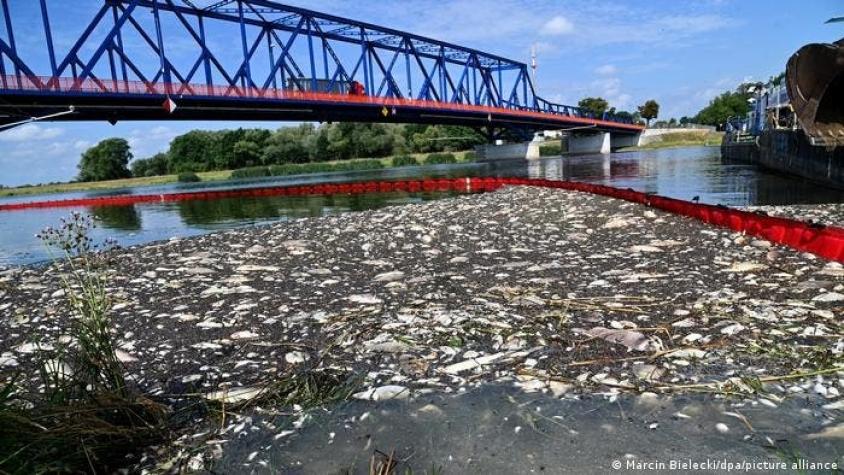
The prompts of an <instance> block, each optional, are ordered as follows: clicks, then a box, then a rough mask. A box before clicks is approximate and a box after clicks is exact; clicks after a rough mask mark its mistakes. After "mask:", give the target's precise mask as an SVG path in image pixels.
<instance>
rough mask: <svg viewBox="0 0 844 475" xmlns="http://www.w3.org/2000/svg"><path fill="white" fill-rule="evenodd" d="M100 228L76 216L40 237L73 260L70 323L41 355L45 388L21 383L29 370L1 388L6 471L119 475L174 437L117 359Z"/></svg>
mask: <svg viewBox="0 0 844 475" xmlns="http://www.w3.org/2000/svg"><path fill="white" fill-rule="evenodd" d="M93 227H94V223H93V220H92V219H91V218H90V217H88V216H83V215H81V214H79V213H74V214H72V215H71V219H70V220H63V221H62V226H61V227H59V228H47V229H45V230H44V231H42V233H41V234H39V237H40V239H41V240H42V241H43V242H44V244H45V245H47V246H48V248H49V249H58V250H60V251H61V252H62V253H63V254H64V257H65V261H64V268H63V269H61V270H60V271H61V272H62V290H64V295H65V298H66V299H67V302H66V304H67V310H68V311H69V315H68V317H69V318H67V319H65V323H64V325H66V326H64V327H63V328H61V327H60V328H59V329H60V330H61V332H62V335H61V337H60V338H58V339H57V340H56V343H55V344H54V345H44V346H43V347H41V346H40V345H39V348H38V351H37V352H35V353H34V356H33V363H34V365H35V366H36V367H37V368H38V371H37V375H36V378H37V379H40V382H41V385H40V386H41V389H40V390H38V391H35V392H30V390H29V389H28V388H29V384H28V383H29V382H30V381H28V379H29V375H26V377H25V378H21V379H22V381H21V382H20V384H18V381H17V380H18V376H19V375H20V374H22V373H21V372H18V373H16V374H15V375H13V376H12V377H11V380H9V379H6V381H5V382H4V383H0V473H112V472H117V471H118V469H119V468H120V467H121V466H123V465H125V464H127V463H129V462H130V461H131V460H130V459H127V457H128V456H129V455H130V454H135V456H136V457H137V455H138V449H139V448H143V447H145V446H148V445H150V444H160V443H162V442H164V441H165V440H166V435H167V434H166V433H167V428H166V419H165V417H166V412H165V408H164V407H163V406H160V405H159V404H158V403H156V402H154V401H152V400H151V399H149V398H147V397H145V396H144V395H143V394H141V393H139V392H138V391H137V388H135V387H134V386H132V387H130V385H129V383H128V382H127V378H126V377H125V374H124V368H123V365H122V363H121V361H120V358H119V357H118V355H117V350H116V348H117V341H116V337H115V335H114V334H113V332H112V330H113V328H114V325H113V321H112V318H111V301H112V296H110V295H109V294H108V291H107V289H108V288H109V282H108V276H109V275H111V274H110V273H109V272H108V269H106V268H105V266H106V264H107V263H108V258H107V255H105V254H102V253H100V252H99V251H101V250H108V249H110V248H111V247H112V245H113V244H111V243H105V244H104V245H103V246H95V245H94V244H92V242H91V240H90V238H89V237H88V234H89V232H90V230H91V229H92V228H93ZM37 337H38V338H40V337H41V335H37ZM63 341H64V342H63ZM70 342H72V343H70Z"/></svg>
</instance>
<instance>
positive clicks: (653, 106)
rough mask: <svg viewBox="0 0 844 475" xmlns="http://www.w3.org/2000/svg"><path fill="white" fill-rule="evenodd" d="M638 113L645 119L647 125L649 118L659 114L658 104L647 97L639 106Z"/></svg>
mask: <svg viewBox="0 0 844 475" xmlns="http://www.w3.org/2000/svg"><path fill="white" fill-rule="evenodd" d="M639 114H640V115H641V116H642V118H643V119H645V120H646V121H647V124H648V125H651V120H653V119H656V118H657V117H658V116H659V104H658V103H657V102H656V101H655V100H653V99H649V100H647V101H645V103H644V104H642V105H641V106H639Z"/></svg>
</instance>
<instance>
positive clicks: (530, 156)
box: [475, 140, 541, 160]
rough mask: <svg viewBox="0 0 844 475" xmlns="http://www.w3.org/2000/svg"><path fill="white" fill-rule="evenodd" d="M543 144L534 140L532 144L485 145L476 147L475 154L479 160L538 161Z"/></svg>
mask: <svg viewBox="0 0 844 475" xmlns="http://www.w3.org/2000/svg"><path fill="white" fill-rule="evenodd" d="M540 143H541V142H539V141H536V140H532V141H530V142H520V143H505V144H485V145H478V146H477V147H475V153H476V154H477V155H478V159H479V160H509V159H519V158H521V159H526V160H536V159H538V158H539V144H540Z"/></svg>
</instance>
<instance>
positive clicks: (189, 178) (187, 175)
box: [176, 172, 202, 183]
mask: <svg viewBox="0 0 844 475" xmlns="http://www.w3.org/2000/svg"><path fill="white" fill-rule="evenodd" d="M176 179H177V180H178V181H179V183H196V182H199V181H202V179H201V178H199V175H197V174H196V173H193V172H184V173H179V176H178V177H177V178H176Z"/></svg>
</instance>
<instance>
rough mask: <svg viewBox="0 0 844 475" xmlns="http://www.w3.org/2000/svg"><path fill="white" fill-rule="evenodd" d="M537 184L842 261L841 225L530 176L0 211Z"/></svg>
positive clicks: (37, 204)
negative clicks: (614, 200)
mask: <svg viewBox="0 0 844 475" xmlns="http://www.w3.org/2000/svg"><path fill="white" fill-rule="evenodd" d="M511 185H517V186H537V187H543V188H557V189H563V190H569V191H579V192H584V193H592V194H596V195H601V196H608V197H611V198H617V199H622V200H625V201H630V202H633V203H639V204H642V205H645V206H650V207H652V208H656V209H660V210H662V211H667V212H669V213H673V214H677V215H681V216H686V217H689V218H694V219H697V220H699V221H702V222H704V223H707V224H711V225H713V226H719V227H723V228H729V229H732V230H733V231H737V232H741V233H744V234H747V235H750V236H754V237H758V238H762V239H767V240H768V241H771V242H773V243H776V244H780V245H783V246H788V247H791V248H793V249H796V250H799V251H803V252H809V253H812V254H815V255H817V256H820V257H823V258H825V259H829V260H833V261H837V262H842V263H844V228H840V227H835V226H824V225H817V224H813V223H807V222H804V221H799V220H795V219H788V218H778V217H773V216H766V215H763V214H758V213H751V212H748V211H741V210H737V209H732V208H727V207H724V206H714V205H707V204H699V203H692V202H690V201H683V200H678V199H674V198H666V197H664V196H658V195H651V194H647V193H642V192H638V191H634V190H630V189H621V188H614V187H611V186H606V185H596V184H591V183H582V182H574V181H557V180H542V179H534V178H441V179H430V180H401V181H368V182H357V183H336V184H335V183H329V184H319V185H294V186H273V187H260V188H242V189H235V190H211V191H197V192H189V193H167V194H148V195H120V196H105V197H98V198H78V199H68V200H51V201H31V202H25V203H9V204H0V211H14V210H25V209H37V208H63V207H80V206H92V207H96V206H128V205H133V204H137V203H153V202H160V203H167V202H176V201H190V200H215V199H222V198H241V197H267V196H310V195H356V194H366V193H389V192H395V191H402V192H410V193H418V192H423V191H427V192H430V191H452V192H459V193H482V192H487V191H495V190H497V189H499V188H501V187H504V186H511Z"/></svg>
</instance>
